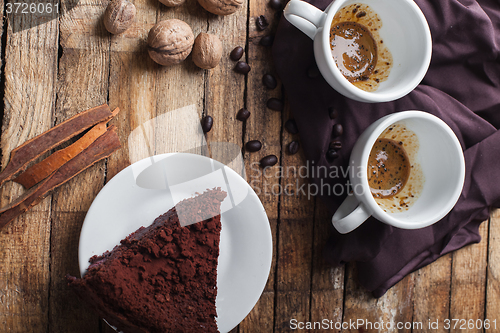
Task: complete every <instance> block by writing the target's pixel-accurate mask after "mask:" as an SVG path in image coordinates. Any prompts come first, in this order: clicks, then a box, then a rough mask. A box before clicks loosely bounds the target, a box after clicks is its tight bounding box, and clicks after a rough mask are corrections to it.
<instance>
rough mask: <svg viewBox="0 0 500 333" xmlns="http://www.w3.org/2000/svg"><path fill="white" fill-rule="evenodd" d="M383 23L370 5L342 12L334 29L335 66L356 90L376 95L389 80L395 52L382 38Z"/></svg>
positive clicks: (335, 19) (337, 15)
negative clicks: (380, 31) (376, 91)
mask: <svg viewBox="0 0 500 333" xmlns="http://www.w3.org/2000/svg"><path fill="white" fill-rule="evenodd" d="M381 27H382V21H381V19H380V17H379V16H378V14H377V13H375V12H374V11H373V10H372V9H371V8H370V7H369V6H368V5H365V4H352V5H349V6H346V7H343V8H342V9H340V10H339V11H338V12H337V13H336V14H335V16H334V17H333V20H332V24H331V27H330V48H331V51H332V56H333V59H334V61H335V64H336V65H337V67H338V68H339V70H340V72H341V73H342V75H343V76H344V77H345V78H346V79H347V80H348V81H349V82H351V83H352V84H353V85H354V86H356V87H358V88H360V89H362V90H365V91H375V90H377V88H378V86H379V84H380V83H381V82H383V81H385V80H387V78H388V77H389V73H390V71H391V68H392V63H393V60H392V55H391V52H390V51H389V50H388V49H387V47H386V46H385V45H384V41H383V40H382V38H380V35H379V30H380V28H381Z"/></svg>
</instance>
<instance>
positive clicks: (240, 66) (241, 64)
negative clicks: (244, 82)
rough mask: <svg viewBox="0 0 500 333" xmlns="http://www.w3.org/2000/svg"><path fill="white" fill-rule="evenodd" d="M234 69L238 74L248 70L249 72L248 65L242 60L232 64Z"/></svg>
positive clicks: (245, 72)
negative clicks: (234, 64)
mask: <svg viewBox="0 0 500 333" xmlns="http://www.w3.org/2000/svg"><path fill="white" fill-rule="evenodd" d="M234 70H235V71H236V72H237V73H240V74H248V72H250V66H249V65H248V64H247V63H246V62H244V61H238V62H237V63H236V66H234Z"/></svg>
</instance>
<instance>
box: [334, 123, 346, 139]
mask: <svg viewBox="0 0 500 333" xmlns="http://www.w3.org/2000/svg"><path fill="white" fill-rule="evenodd" d="M343 133H344V128H343V127H342V125H341V124H335V125H333V131H332V134H333V136H334V137H337V136H341V135H342V134H343Z"/></svg>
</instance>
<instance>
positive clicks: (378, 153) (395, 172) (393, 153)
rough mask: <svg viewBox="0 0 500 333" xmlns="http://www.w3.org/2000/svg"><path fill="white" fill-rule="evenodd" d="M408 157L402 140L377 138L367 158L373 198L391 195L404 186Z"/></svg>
mask: <svg viewBox="0 0 500 333" xmlns="http://www.w3.org/2000/svg"><path fill="white" fill-rule="evenodd" d="M410 169H411V165H410V159H409V158H408V155H407V154H406V151H405V150H404V148H403V142H401V141H400V142H396V141H394V140H391V139H383V138H379V139H377V141H376V142H375V144H374V145H373V147H372V150H371V152H370V157H369V158H368V184H370V191H371V192H372V195H373V196H374V197H375V198H389V197H393V196H395V195H396V194H398V193H399V192H401V190H402V189H403V187H404V186H405V184H406V182H407V181H408V177H409V176H410Z"/></svg>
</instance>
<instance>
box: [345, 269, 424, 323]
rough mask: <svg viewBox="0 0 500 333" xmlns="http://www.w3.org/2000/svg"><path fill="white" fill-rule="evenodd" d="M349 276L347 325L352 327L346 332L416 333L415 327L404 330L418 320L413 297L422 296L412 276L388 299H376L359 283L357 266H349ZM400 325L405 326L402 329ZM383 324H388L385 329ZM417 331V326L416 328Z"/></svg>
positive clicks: (402, 282)
mask: <svg viewBox="0 0 500 333" xmlns="http://www.w3.org/2000/svg"><path fill="white" fill-rule="evenodd" d="M346 274H348V276H347V283H346V286H345V288H346V295H345V300H344V302H345V303H344V319H343V322H346V323H348V324H349V328H348V329H346V330H343V332H344V331H345V332H358V329H359V330H360V331H361V330H362V331H363V332H412V329H411V328H405V327H404V324H405V323H412V321H415V319H414V318H413V319H412V298H413V296H414V295H418V294H417V293H416V291H414V280H413V276H412V275H408V276H407V277H405V278H404V279H403V280H401V281H400V282H399V283H398V284H396V285H395V286H394V287H392V288H391V289H389V290H388V291H387V293H386V294H385V295H384V296H382V297H380V298H374V297H373V296H372V295H371V293H368V292H367V291H366V290H365V289H364V288H362V287H361V286H360V285H359V284H358V283H357V281H356V277H357V270H356V268H355V267H353V265H351V264H349V265H348V266H347V269H346ZM421 295H422V294H421ZM358 320H362V321H363V322H358ZM352 322H356V326H355V327H356V328H357V329H352V327H353V326H351V323H352ZM388 323H390V326H387V325H388ZM398 323H402V324H403V326H401V328H398ZM377 325H378V326H377ZM381 325H384V326H383V329H382V326H381ZM416 331H417V327H415V328H414V329H413V332H416Z"/></svg>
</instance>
